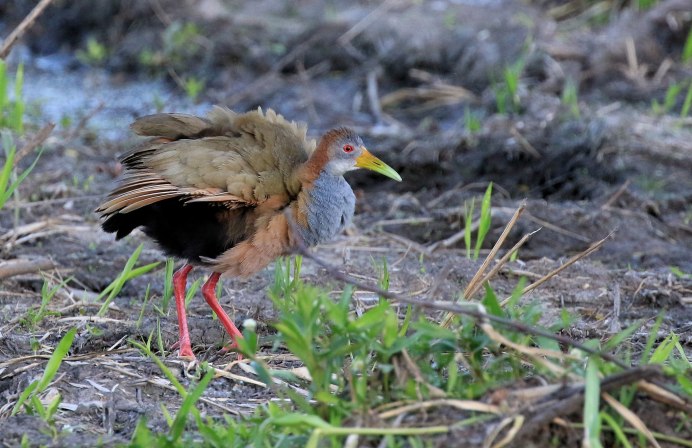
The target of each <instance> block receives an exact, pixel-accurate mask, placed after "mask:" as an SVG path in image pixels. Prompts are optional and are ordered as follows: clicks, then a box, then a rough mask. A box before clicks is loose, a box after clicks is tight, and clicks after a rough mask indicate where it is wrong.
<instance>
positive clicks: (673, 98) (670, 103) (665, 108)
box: [651, 83, 682, 115]
mask: <svg viewBox="0 0 692 448" xmlns="http://www.w3.org/2000/svg"><path fill="white" fill-rule="evenodd" d="M681 91H682V84H680V83H674V84H671V85H670V86H668V88H667V89H666V94H665V95H664V97H663V103H659V102H658V100H657V99H655V98H654V100H653V101H652V102H651V111H652V112H653V113H654V114H656V115H664V114H667V113H669V112H670V111H671V110H672V109H673V107H675V103H676V102H677V100H678V95H679V94H680V92H681Z"/></svg>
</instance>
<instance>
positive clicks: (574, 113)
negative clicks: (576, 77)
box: [562, 79, 580, 120]
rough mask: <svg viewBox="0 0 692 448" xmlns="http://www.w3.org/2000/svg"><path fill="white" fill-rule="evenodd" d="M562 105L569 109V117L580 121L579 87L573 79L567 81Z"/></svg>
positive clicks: (563, 89)
mask: <svg viewBox="0 0 692 448" xmlns="http://www.w3.org/2000/svg"><path fill="white" fill-rule="evenodd" d="M562 104H564V105H565V107H567V110H568V111H569V115H570V116H571V117H572V118H573V119H575V120H578V119H579V117H580V113H579V98H578V87H577V84H576V83H575V82H574V81H573V80H572V79H568V80H567V81H565V85H564V86H563V88H562Z"/></svg>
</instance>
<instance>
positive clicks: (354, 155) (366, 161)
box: [320, 128, 401, 182]
mask: <svg viewBox="0 0 692 448" xmlns="http://www.w3.org/2000/svg"><path fill="white" fill-rule="evenodd" d="M320 146H322V148H320V149H322V150H323V151H326V161H325V164H324V168H323V169H324V170H325V171H327V172H328V173H331V174H335V175H339V176H341V175H343V174H344V173H346V172H347V171H351V170H355V169H358V168H366V169H369V170H372V171H376V172H378V173H380V174H382V175H384V176H387V177H389V178H391V179H394V180H396V181H397V182H401V176H399V174H398V173H397V172H396V171H394V169H392V168H391V167H390V166H389V165H387V164H386V163H384V162H383V161H381V160H380V159H378V158H377V157H375V156H374V155H372V154H371V153H370V151H368V150H367V149H366V148H365V145H363V140H361V138H360V136H358V134H356V133H355V131H353V130H352V129H349V128H337V129H332V130H331V131H328V132H327V133H326V134H324V136H323V137H322V140H321V141H320Z"/></svg>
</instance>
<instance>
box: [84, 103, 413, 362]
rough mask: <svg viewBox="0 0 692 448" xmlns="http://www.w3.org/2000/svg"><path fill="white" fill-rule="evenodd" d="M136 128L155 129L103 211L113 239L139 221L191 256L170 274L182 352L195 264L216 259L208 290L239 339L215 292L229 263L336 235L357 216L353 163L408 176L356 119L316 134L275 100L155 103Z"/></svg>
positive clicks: (184, 353)
mask: <svg viewBox="0 0 692 448" xmlns="http://www.w3.org/2000/svg"><path fill="white" fill-rule="evenodd" d="M131 128H132V130H133V131H134V132H135V133H137V134H139V135H142V136H148V137H150V138H149V139H148V140H146V142H144V143H143V144H142V145H140V146H138V147H137V148H135V149H134V150H132V151H130V152H129V153H127V154H125V155H124V156H123V157H122V159H121V162H122V164H123V166H124V168H125V170H124V173H123V175H122V177H121V179H120V182H119V184H118V186H117V188H116V189H115V190H113V191H112V192H111V193H110V194H109V195H108V197H107V199H106V201H105V202H104V203H103V204H101V206H100V207H98V209H97V210H96V212H97V213H99V214H100V215H101V217H102V218H103V222H102V224H101V226H102V227H103V229H104V230H105V231H106V232H112V233H115V234H116V239H120V238H122V237H124V236H126V235H128V234H129V233H130V232H132V231H133V230H134V229H136V228H137V227H142V230H143V231H144V233H145V234H146V235H148V236H149V237H151V238H153V239H154V240H155V241H156V242H157V243H158V244H159V246H160V247H161V248H162V249H163V250H164V251H165V252H166V253H167V254H168V255H169V256H173V257H178V258H182V259H184V260H186V263H185V264H184V265H183V267H182V268H180V270H178V271H177V272H176V273H175V275H174V276H173V290H174V295H175V303H176V308H177V312H178V324H179V333H180V341H179V342H178V347H179V356H180V357H181V358H186V359H194V356H195V355H194V353H193V352H192V347H191V345H190V334H189V332H188V326H187V318H186V315H185V289H186V284H187V276H188V274H189V273H190V271H191V270H192V268H193V266H196V265H199V266H204V267H207V268H209V269H211V271H212V274H211V276H210V277H209V280H207V282H206V283H205V284H204V286H203V287H202V294H203V295H204V298H205V300H206V301H207V303H208V304H209V306H210V307H211V309H212V310H214V312H215V313H216V315H217V316H218V317H219V320H220V321H221V323H222V324H223V326H224V327H225V329H226V331H227V332H228V334H229V335H230V337H231V340H232V341H233V343H234V344H235V342H236V340H237V338H240V337H242V334H241V333H240V331H238V329H237V328H236V327H235V325H234V324H233V322H232V321H231V319H230V318H229V317H228V315H227V314H226V313H225V311H224V310H223V308H221V306H220V305H219V302H218V301H217V299H216V295H215V289H216V284H217V282H218V280H219V277H220V276H221V275H222V274H226V275H230V276H243V277H246V276H250V275H252V274H255V273H256V272H258V271H260V270H261V269H263V268H264V267H265V266H267V265H268V264H269V263H270V262H271V261H272V260H274V259H275V258H276V257H278V256H281V255H285V254H289V253H291V251H292V250H294V249H295V248H296V247H298V246H299V245H304V246H313V245H315V244H318V243H321V242H325V241H327V240H329V239H330V238H332V237H333V236H334V235H335V234H336V233H338V232H339V231H340V230H341V229H342V228H343V227H344V226H345V225H346V224H347V223H348V222H349V221H350V219H351V217H352V216H353V211H354V205H355V196H354V194H353V191H352V190H351V187H350V186H349V185H348V183H347V182H346V180H345V179H344V177H343V175H344V174H345V173H346V172H347V171H351V170H354V169H356V168H367V169H370V170H373V171H377V172H378V173H381V174H383V175H385V176H387V177H390V178H392V179H395V180H397V181H401V177H400V176H399V175H398V174H397V173H396V171H394V170H393V169H392V168H390V167H389V166H387V165H386V164H385V163H383V162H382V161H381V160H379V159H378V158H377V157H375V156H373V155H372V154H371V153H370V152H368V150H367V149H366V148H365V146H364V145H363V141H362V140H361V138H360V137H359V136H358V135H357V134H356V133H355V132H354V131H353V130H351V129H349V128H343V127H342V128H337V129H332V130H330V131H328V132H327V133H325V134H324V135H323V136H322V137H321V139H320V140H319V143H317V142H316V141H315V140H312V139H308V138H307V126H306V125H303V124H296V123H294V122H289V121H287V120H286V119H284V118H283V117H282V116H281V115H279V114H276V113H275V112H274V111H272V110H267V113H266V114H264V113H263V112H262V109H258V110H257V111H251V112H247V113H242V114H240V113H235V112H233V111H231V110H229V109H226V108H222V107H218V106H217V107H214V109H213V110H212V111H211V112H210V113H209V115H208V117H207V118H201V117H196V116H193V115H185V114H155V115H149V116H145V117H142V118H139V119H138V120H137V121H135V122H134V123H133V124H132V126H131Z"/></svg>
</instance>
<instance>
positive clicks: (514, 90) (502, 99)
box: [493, 59, 524, 114]
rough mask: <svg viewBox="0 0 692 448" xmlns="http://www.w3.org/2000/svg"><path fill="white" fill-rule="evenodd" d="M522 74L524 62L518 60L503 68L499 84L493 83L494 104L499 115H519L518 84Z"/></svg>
mask: <svg viewBox="0 0 692 448" xmlns="http://www.w3.org/2000/svg"><path fill="white" fill-rule="evenodd" d="M523 73H524V60H523V59H519V60H518V61H517V62H515V63H514V64H512V65H509V66H507V67H505V69H504V70H503V72H502V81H501V82H495V83H494V85H493V91H494V92H495V104H496V106H497V111H498V112H499V113H501V114H506V113H509V112H511V113H519V111H520V110H521V98H520V97H519V83H520V80H521V75H522V74H523Z"/></svg>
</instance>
